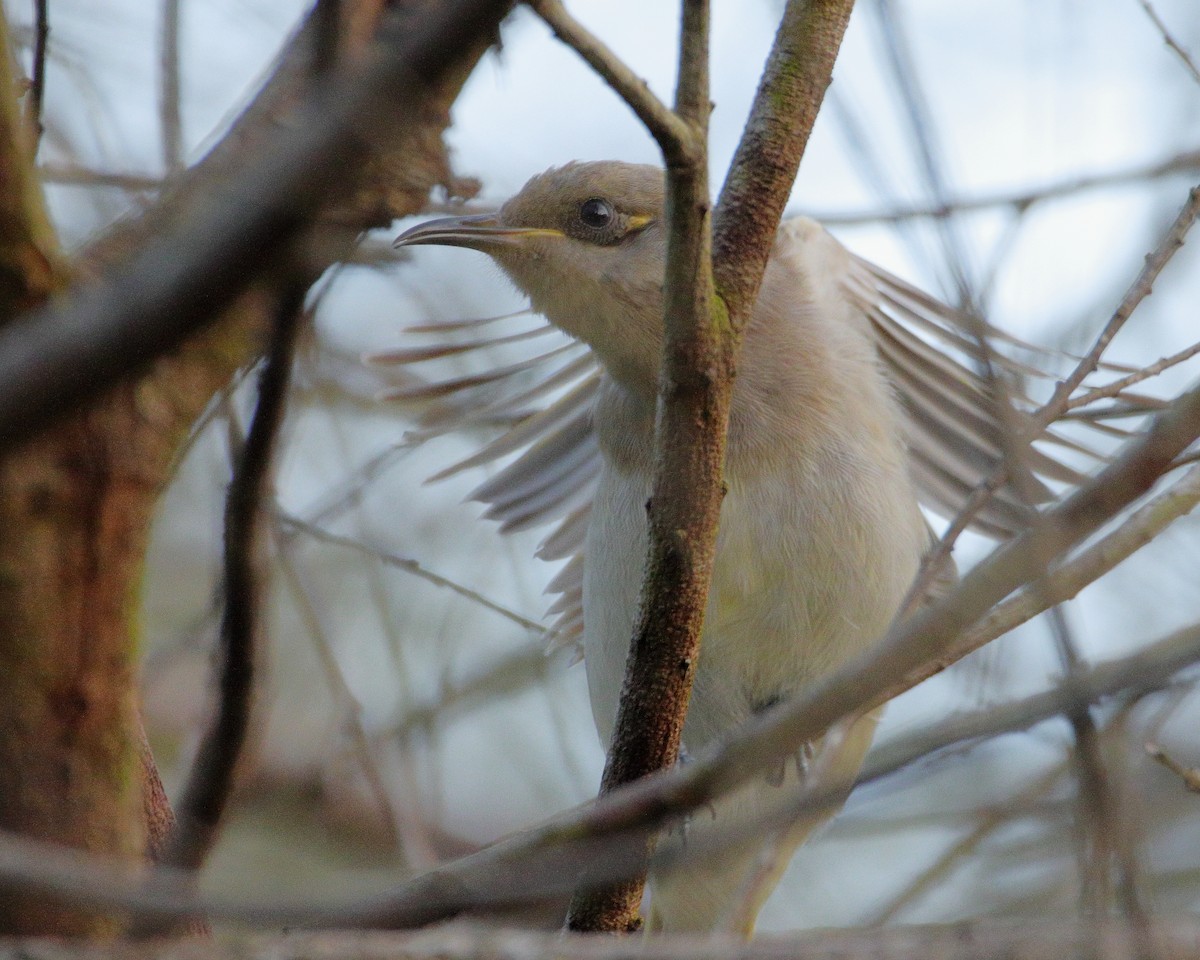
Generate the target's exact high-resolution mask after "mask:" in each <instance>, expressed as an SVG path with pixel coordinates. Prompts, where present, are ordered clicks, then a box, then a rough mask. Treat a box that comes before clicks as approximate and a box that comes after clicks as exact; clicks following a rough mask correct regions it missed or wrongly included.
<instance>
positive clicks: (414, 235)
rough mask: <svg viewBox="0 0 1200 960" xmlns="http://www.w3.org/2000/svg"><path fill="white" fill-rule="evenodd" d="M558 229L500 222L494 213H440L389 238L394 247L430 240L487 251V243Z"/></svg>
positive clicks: (549, 233) (556, 232) (514, 240)
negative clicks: (519, 225) (451, 215)
mask: <svg viewBox="0 0 1200 960" xmlns="http://www.w3.org/2000/svg"><path fill="white" fill-rule="evenodd" d="M562 235H563V234H562V232H561V231H559V230H549V229H546V228H543V227H505V226H501V224H500V222H499V221H498V220H497V219H496V214H494V213H481V214H474V215H472V216H465V217H441V218H440V219H437V220H428V221H426V222H425V223H419V224H417V225H416V226H415V227H412V228H410V229H408V230H405V231H404V232H403V233H402V234H400V236H398V237H397V238H396V239H395V240H394V241H392V246H393V247H416V246H420V245H421V244H429V245H434V246H441V247H467V248H468V249H471V250H482V251H484V252H487V249H488V248H489V247H496V246H517V245H519V244H520V243H521V241H522V240H524V239H527V238H529V237H561V236H562Z"/></svg>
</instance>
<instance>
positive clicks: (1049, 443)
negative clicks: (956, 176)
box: [366, 257, 1155, 646]
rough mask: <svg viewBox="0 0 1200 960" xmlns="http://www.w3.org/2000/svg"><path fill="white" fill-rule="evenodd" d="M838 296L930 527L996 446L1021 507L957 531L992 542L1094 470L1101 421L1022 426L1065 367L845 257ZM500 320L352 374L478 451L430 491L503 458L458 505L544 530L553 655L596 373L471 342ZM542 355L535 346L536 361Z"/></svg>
mask: <svg viewBox="0 0 1200 960" xmlns="http://www.w3.org/2000/svg"><path fill="white" fill-rule="evenodd" d="M843 291H844V293H845V296H846V297H847V298H848V300H849V301H850V302H851V303H852V304H853V305H855V306H856V307H857V308H858V309H859V310H861V312H862V314H863V316H864V317H865V318H866V320H867V322H868V323H869V326H870V329H871V332H872V335H873V337H874V339H875V343H876V346H877V349H878V351H879V357H880V362H881V365H882V367H883V369H884V371H885V372H886V375H887V376H888V378H889V380H890V381H891V383H892V384H893V387H894V389H895V394H896V397H897V400H898V402H899V404H900V408H901V411H902V416H903V422H904V429H905V431H906V439H907V442H908V446H909V450H910V452H911V462H912V473H913V479H914V481H915V484H916V488H917V491H918V496H919V497H920V499H921V501H922V502H923V503H924V504H925V505H926V506H928V507H929V508H930V509H932V510H934V511H935V512H936V513H939V514H941V515H943V516H947V517H953V516H955V515H957V514H958V512H959V511H960V510H961V509H962V508H963V506H964V505H965V504H966V503H967V502H968V500H969V498H970V497H971V496H972V494H973V493H974V492H975V491H976V490H977V489H978V488H979V487H980V485H981V484H983V483H984V482H985V481H987V480H988V479H989V478H994V477H995V478H998V477H1001V476H1002V472H1001V470H1002V467H1003V466H1004V464H1005V463H1006V454H1007V451H1006V444H1007V450H1018V451H1019V455H1020V456H1021V458H1022V460H1023V463H1024V465H1025V467H1026V468H1027V470H1028V482H1027V483H1026V484H1025V485H1024V486H1023V493H1022V494H1019V493H1018V492H1017V490H1016V489H1015V488H1014V486H1013V485H1010V484H1001V485H999V486H998V487H997V489H996V490H995V492H994V493H993V495H992V496H991V498H990V499H989V500H988V501H987V502H986V503H985V504H984V505H983V507H982V508H980V509H979V510H978V512H977V513H976V514H975V515H974V517H973V519H972V520H971V524H970V525H971V526H972V527H973V528H975V529H976V530H979V531H980V532H983V533H985V534H988V535H990V536H993V537H997V538H1002V537H1005V536H1008V535H1010V534H1012V533H1013V532H1015V531H1016V530H1018V529H1020V528H1021V527H1022V526H1023V525H1024V524H1025V523H1026V522H1027V518H1028V516H1029V509H1030V506H1029V505H1028V504H1027V500H1026V498H1030V497H1031V498H1032V499H1033V500H1034V501H1035V502H1041V501H1045V500H1049V499H1051V498H1052V497H1053V496H1054V492H1053V488H1052V486H1051V485H1052V484H1059V485H1062V484H1067V485H1070V484H1075V483H1078V482H1079V481H1080V480H1082V479H1083V477H1084V476H1085V475H1086V474H1087V473H1088V472H1090V471H1091V470H1092V469H1093V468H1094V467H1095V466H1096V465H1097V464H1098V463H1100V462H1102V461H1103V459H1104V456H1103V453H1102V450H1103V448H1104V446H1105V442H1104V441H1105V439H1106V438H1109V437H1112V436H1123V435H1124V431H1122V430H1121V429H1120V428H1118V427H1115V426H1113V425H1112V424H1111V423H1110V422H1108V420H1107V419H1106V418H1105V417H1098V418H1095V419H1090V420H1088V419H1084V420H1080V421H1078V422H1079V427H1078V429H1076V430H1075V434H1078V435H1067V433H1066V432H1064V431H1063V430H1062V429H1059V428H1058V427H1051V428H1049V429H1039V428H1038V427H1037V423H1036V420H1035V419H1034V416H1033V412H1034V411H1035V410H1036V409H1037V404H1036V403H1035V401H1034V400H1033V399H1032V396H1033V394H1034V393H1035V391H1036V390H1037V389H1038V387H1039V385H1050V386H1052V385H1053V383H1054V382H1055V381H1056V380H1057V379H1058V378H1059V377H1060V376H1061V375H1062V373H1063V371H1064V369H1066V368H1068V367H1069V365H1070V364H1071V358H1069V357H1066V356H1064V355H1062V354H1057V353H1054V352H1051V351H1046V350H1041V349H1038V348H1036V347H1033V346H1031V345H1029V344H1026V343H1023V342H1021V341H1018V340H1016V339H1014V338H1012V337H1009V336H1007V335H1005V334H1003V333H1002V332H1001V331H998V330H996V329H994V328H992V327H984V329H983V330H982V331H981V330H979V329H978V326H979V325H978V324H973V323H972V321H971V320H970V318H968V317H966V316H964V315H963V314H961V313H959V312H958V311H956V310H954V309H952V308H950V307H948V306H946V305H945V304H943V303H940V302H939V301H937V300H936V299H934V298H932V297H930V296H928V295H927V294H924V293H922V292H921V291H919V290H917V289H916V288H914V287H912V286H910V285H908V284H906V283H904V282H903V281H902V280H899V279H898V278H896V277H894V276H892V275H891V274H890V273H888V272H887V271H885V270H882V269H880V268H879V267H876V266H874V265H872V264H870V263H868V262H867V261H865V260H862V259H860V258H857V257H851V258H850V269H849V270H848V272H847V274H846V276H845V277H844V279H843ZM513 316H518V315H511V316H508V317H494V318H486V319H483V320H467V321H457V322H454V323H442V324H429V325H426V326H421V327H411V328H409V330H410V332H413V333H419V334H424V335H432V336H433V337H434V338H435V340H434V342H433V343H432V344H430V345H425V346H413V347H411V348H405V349H400V350H392V351H388V352H385V353H379V354H374V355H371V356H369V357H367V358H366V359H367V360H368V361H369V362H371V363H374V364H385V365H393V366H401V367H403V368H404V370H403V372H402V376H403V381H402V385H401V386H399V387H398V388H396V389H394V390H391V391H388V392H386V393H384V394H383V396H384V398H386V399H391V400H394V401H398V402H402V403H405V404H408V405H411V406H412V408H413V411H414V419H415V423H416V426H415V429H414V431H413V432H412V434H411V435H410V439H412V438H417V439H421V438H425V437H432V436H437V435H440V434H443V433H446V432H450V431H462V430H469V431H475V432H478V433H479V434H480V436H481V437H482V438H483V439H481V446H480V448H479V450H478V451H476V452H475V453H473V454H472V455H471V456H469V457H467V458H466V459H464V460H462V461H460V462H458V463H455V464H453V465H451V466H449V467H447V468H445V469H444V470H442V471H441V472H440V473H438V474H437V475H436V476H435V477H433V478H431V479H433V480H436V479H440V478H443V477H447V476H450V475H452V474H455V473H459V472H461V471H463V470H466V469H469V468H472V467H477V466H481V465H484V464H491V463H495V462H497V461H501V460H504V459H506V458H510V457H511V458H512V459H510V460H509V461H508V462H507V463H506V464H505V465H504V466H503V467H501V468H500V469H499V471H498V472H496V473H495V474H494V475H493V476H491V477H490V478H489V479H488V480H487V481H486V482H485V483H483V484H482V485H481V486H479V487H478V488H476V489H475V490H474V491H473V493H472V495H471V497H472V499H475V500H479V501H481V502H483V503H486V504H487V505H488V510H487V512H486V514H485V516H487V517H489V518H491V519H493V520H496V521H498V522H499V523H500V529H501V531H502V532H507V531H511V530H522V529H526V528H528V527H535V526H542V525H547V524H554V525H555V526H554V528H553V530H552V531H551V532H550V534H549V535H548V536H547V537H546V539H545V540H544V541H543V542H542V544H541V546H540V548H539V550H538V556H539V557H541V558H543V559H545V560H566V561H567V563H566V564H565V565H564V566H563V568H562V570H561V571H560V572H559V574H558V576H557V577H556V578H555V579H554V581H553V582H552V583H551V584H550V586H549V588H548V591H547V592H549V593H553V594H557V599H556V600H555V602H554V603H553V605H552V606H551V607H550V610H549V613H550V614H552V615H554V618H555V619H554V621H553V623H552V625H551V628H550V632H551V637H552V644H553V645H555V646H560V645H574V644H576V643H577V642H578V641H579V640H580V638H581V637H582V632H583V609H582V602H583V565H584V556H583V545H584V533H585V531H586V529H587V522H588V514H589V511H590V510H591V503H592V497H593V494H594V492H595V487H596V479H597V476H598V473H599V469H600V451H599V447H598V445H597V441H596V434H595V430H594V426H593V422H592V411H593V407H594V403H595V398H596V393H597V390H598V387H599V384H600V378H601V376H602V373H601V370H600V367H599V364H598V363H597V361H596V359H595V357H594V356H593V355H592V354H591V352H590V351H589V350H588V348H587V347H586V346H584V345H583V344H580V343H577V342H573V341H572V342H564V340H563V338H562V337H561V335H555V336H553V337H551V336H550V335H551V334H552V333H554V330H553V328H552V327H550V326H549V325H548V324H546V323H544V322H542V321H540V318H536V319H534V320H532V323H533V325H532V326H530V327H529V328H528V329H523V330H518V331H517V332H515V333H514V332H512V331H511V330H510V329H509V327H507V326H505V327H502V328H499V332H493V333H490V334H489V333H487V330H488V328H489V327H492V328H494V325H496V324H497V321H500V320H506V321H511V320H512V319H513ZM980 333H982V334H983V335H984V336H985V338H986V339H985V341H984V342H981V341H980V339H979V336H980ZM543 340H544V341H545V342H546V343H547V345H546V346H544V347H542V348H540V349H537V348H536V345H538V344H540V343H542V342H543ZM513 344H521V345H524V346H533V347H535V349H531V350H529V351H528V352H527V353H526V354H525V355H524V356H522V357H521V359H519V360H518V361H516V362H509V363H502V364H500V365H498V366H493V367H491V368H487V369H484V370H483V371H482V372H479V373H474V374H467V375H457V376H454V377H451V378H448V379H442V380H437V379H432V380H431V379H429V378H428V377H424V376H421V375H420V374H419V373H418V372H417V371H415V370H413V369H411V368H413V367H418V369H419V365H421V364H423V363H426V362H428V361H436V360H440V359H443V358H446V357H464V358H465V357H486V356H488V355H489V353H490V352H491V351H494V350H495V349H497V348H505V349H508V348H510V347H511V345H513ZM988 368H990V370H991V371H994V372H995V374H998V375H999V376H1000V377H1002V382H1003V383H1004V384H1005V388H1006V391H1007V394H1008V398H1007V399H1008V404H1009V405H1010V406H1009V409H1010V410H1011V413H1010V415H1009V419H1010V423H1009V424H1008V425H1007V427H1006V428H1001V427H1000V426H999V425H998V423H997V421H996V416H995V412H994V411H995V410H997V409H1000V408H999V407H997V406H996V404H995V402H994V401H993V395H992V392H991V387H990V386H989V382H988V381H987V380H986V379H985V378H984V377H983V376H982V375H981V373H980V370H982V369H988ZM1154 405H1155V404H1154V401H1151V400H1148V399H1146V398H1144V397H1140V396H1135V395H1131V394H1120V395H1119V396H1118V397H1117V400H1116V401H1115V404H1113V405H1110V407H1109V409H1110V411H1111V412H1112V416H1113V417H1114V418H1115V417H1120V416H1123V415H1128V413H1129V412H1138V411H1139V410H1146V409H1151V408H1153V406H1154ZM1010 438H1011V439H1010Z"/></svg>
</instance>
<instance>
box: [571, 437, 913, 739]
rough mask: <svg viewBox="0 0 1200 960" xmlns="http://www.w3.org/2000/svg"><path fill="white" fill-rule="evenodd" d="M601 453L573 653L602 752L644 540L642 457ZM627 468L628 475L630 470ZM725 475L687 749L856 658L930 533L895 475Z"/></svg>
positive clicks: (821, 460)
mask: <svg viewBox="0 0 1200 960" xmlns="http://www.w3.org/2000/svg"><path fill="white" fill-rule="evenodd" d="M632 433H636V432H630V431H627V432H625V433H624V434H623V435H622V436H623V440H622V443H621V445H620V446H618V447H617V448H616V450H615V451H614V450H612V449H609V448H607V447H606V451H605V465H604V468H603V471H602V474H601V478H600V483H599V487H598V490H597V494H596V499H595V502H594V506H593V510H592V515H591V522H590V526H589V530H588V536H587V543H586V548H585V558H586V559H585V577H584V645H585V659H586V663H587V670H588V685H589V690H590V694H591V700H592V708H593V713H594V715H595V719H596V724H597V728H598V730H599V732H600V735H601V737H602V739H603V740H604V741H605V742H607V741H608V739H609V737H610V735H611V732H612V725H613V722H614V718H615V716H616V710H617V701H618V698H619V695H620V690H621V685H622V679H623V676H624V670H625V661H626V657H627V653H628V648H629V641H630V637H631V636H632V631H633V625H634V621H635V618H636V609H637V603H638V597H639V592H640V586H641V579H642V571H643V565H644V561H645V557H646V549H647V536H648V532H647V531H648V526H647V517H646V507H645V505H646V501H647V498H648V497H649V495H650V472H649V470H648V469H644V466H645V461H644V455H643V454H637V455H636V456H635V455H634V454H632V453H631V452H630V450H629V449H628V448H629V446H630V442H629V437H630V436H631V435H632ZM631 467H632V468H631ZM747 473H748V476H749V478H748V479H745V478H741V477H739V476H738V471H737V469H736V465H735V464H730V469H729V470H728V471H727V478H728V481H729V486H730V489H729V493H728V495H727V496H726V498H725V501H724V503H723V505H722V510H721V526H720V530H719V533H718V538H717V551H716V558H715V565H714V573H713V584H712V589H711V591H710V595H709V602H708V607H707V610H706V613H705V626H704V634H703V639H702V649H701V654H700V662H699V665H698V670H697V676H696V684H695V688H694V690H693V696H692V702H691V708H690V710H689V715H688V721H687V726H686V728H685V742H686V743H687V744H688V745H689V747H690V749H692V750H696V749H699V747H700V746H701V745H702V744H704V743H706V742H707V741H709V740H710V739H712V738H713V737H715V736H718V735H720V734H721V733H722V732H724V731H725V730H727V729H729V728H730V727H731V726H733V725H736V724H738V723H741V722H744V721H745V720H746V719H747V718H748V717H749V716H750V715H751V714H752V713H753V712H754V711H755V710H756V709H760V708H762V707H765V706H768V705H770V704H771V703H773V702H776V701H777V700H779V699H781V698H783V697H786V696H788V695H790V694H792V693H794V692H795V691H796V690H798V689H799V688H801V687H802V686H803V685H804V684H805V683H807V682H809V681H811V680H812V679H814V678H816V677H819V676H821V675H823V674H825V673H827V672H829V671H831V670H833V669H835V668H836V667H837V666H839V665H841V664H842V663H845V662H846V661H847V660H849V659H851V658H852V657H854V656H856V655H858V654H859V653H861V652H863V651H864V650H866V649H867V648H868V647H869V646H870V645H871V644H872V643H873V642H875V641H876V640H877V639H878V637H879V636H880V635H881V634H882V632H883V631H884V629H886V627H887V625H888V623H889V622H890V620H891V617H892V615H893V613H894V611H895V609H896V607H897V606H898V604H899V602H900V600H901V599H902V597H903V595H904V593H905V591H906V590H907V587H908V585H909V583H910V582H911V580H912V577H913V576H914V574H915V571H916V567H917V563H918V560H919V557H920V556H921V553H922V552H923V550H924V546H925V541H926V538H927V533H926V531H925V528H924V523H923V520H922V519H921V516H920V512H919V510H918V509H917V506H916V502H915V498H914V496H913V494H912V492H911V489H910V488H909V484H908V479H907V476H906V475H905V474H904V472H903V470H900V472H899V475H896V474H895V471H891V472H889V471H887V470H881V469H880V468H879V466H878V464H872V463H868V462H863V463H862V464H861V469H856V466H855V463H854V457H852V456H851V457H847V455H846V452H845V451H844V450H836V451H831V450H824V449H821V448H820V447H814V448H811V449H807V450H801V451H796V452H795V456H794V457H793V458H792V459H791V460H790V461H788V462H787V467H786V468H784V469H775V470H772V471H771V472H768V473H765V474H764V473H763V472H762V471H758V470H753V471H747Z"/></svg>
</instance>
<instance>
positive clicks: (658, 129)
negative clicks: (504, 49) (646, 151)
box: [529, 0, 698, 164]
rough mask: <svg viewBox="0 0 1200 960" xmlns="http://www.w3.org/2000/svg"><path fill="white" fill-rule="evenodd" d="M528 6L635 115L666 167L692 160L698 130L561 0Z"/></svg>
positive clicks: (535, 1) (539, 1)
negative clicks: (589, 29)
mask: <svg viewBox="0 0 1200 960" xmlns="http://www.w3.org/2000/svg"><path fill="white" fill-rule="evenodd" d="M529 7H530V8H531V9H532V10H533V11H534V12H535V13H536V14H537V15H538V16H539V17H541V18H542V19H543V20H544V21H546V25H547V26H548V27H550V29H551V30H553V31H554V35H555V36H556V37H558V39H559V40H561V41H562V42H563V43H565V44H566V45H567V46H568V47H570V48H571V49H572V50H574V51H575V52H576V53H578V54H579V56H580V57H582V58H583V59H584V60H585V61H586V62H587V64H588V65H589V66H590V67H591V68H592V69H593V70H595V71H596V73H597V74H599V76H600V77H601V78H602V79H603V80H604V82H605V83H607V84H608V85H609V86H610V87H612V88H613V90H614V91H616V93H617V95H618V96H619V97H620V98H621V99H622V100H624V101H625V103H626V104H627V105H628V106H629V109H631V110H632V111H633V112H634V113H635V114H637V118H638V119H639V120H641V121H642V123H643V125H644V126H645V127H646V129H647V130H648V131H649V132H650V135H651V136H652V137H654V139H655V141H656V142H657V143H658V146H659V149H660V150H662V152H663V155H664V156H665V157H666V159H667V163H668V164H675V163H690V162H692V160H694V158H695V151H696V149H697V146H698V144H697V137H698V131H697V130H696V129H695V128H694V127H692V126H691V125H690V124H689V123H688V122H687V121H686V120H684V119H683V118H682V117H681V116H680V115H679V114H678V113H676V112H675V111H674V110H672V109H671V108H670V107H668V106H667V105H666V104H665V103H663V102H662V101H661V100H659V99H658V97H656V96H655V95H654V94H653V93H651V92H650V88H649V86H647V85H646V81H645V80H643V79H642V78H641V77H639V76H638V75H637V74H636V73H634V72H633V71H632V70H630V69H629V67H628V66H626V65H625V63H624V62H623V61H622V60H621V58H620V57H618V56H617V55H616V54H615V53H613V52H612V50H610V49H609V48H608V47H607V46H606V45H605V44H604V41H602V40H601V39H600V38H599V37H596V36H595V35H594V34H592V33H591V32H589V31H588V29H587V28H586V27H584V26H583V24H581V23H580V22H579V21H578V20H576V19H575V18H574V17H572V16H571V15H570V14H569V13H568V12H567V10H566V8H565V7H564V6H563V5H562V3H561V2H560V0H529Z"/></svg>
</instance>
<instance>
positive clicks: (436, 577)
mask: <svg viewBox="0 0 1200 960" xmlns="http://www.w3.org/2000/svg"><path fill="white" fill-rule="evenodd" d="M275 517H276V519H277V520H278V521H279V523H280V524H281V525H282V526H283V527H284V528H286V530H287V532H288V534H289V535H291V534H293V533H297V532H298V533H303V534H304V535H305V536H309V537H312V538H313V539H314V540H320V541H322V542H324V543H329V544H334V545H336V546H339V547H345V548H346V549H348V550H355V551H357V552H359V553H362V554H365V555H367V556H369V557H373V558H374V559H376V560H378V561H379V562H380V563H382V564H385V565H386V566H389V567H395V568H396V569H398V570H403V571H405V572H406V573H411V574H412V575H413V576H415V577H419V578H420V579H422V580H425V581H427V582H429V583H432V584H433V585H434V586H438V587H444V588H445V589H447V590H452V591H453V592H454V593H457V594H458V595H459V596H460V597H465V598H466V599H468V600H470V601H471V602H472V603H476V604H478V605H479V606H481V607H483V608H484V609H485V610H490V611H491V612H492V613H497V614H499V615H500V616H502V617H504V618H505V619H506V620H509V621H511V622H512V623H515V624H516V625H517V626H519V627H521V628H523V629H525V630H528V631H529V632H530V633H533V634H536V635H538V636H541V635H543V634H545V632H546V628H545V627H544V626H543V625H542V624H540V623H538V622H537V621H536V620H532V619H530V618H529V617H526V616H522V615H521V614H519V613H517V612H516V611H515V610H513V609H511V608H510V607H506V606H505V605H504V604H502V603H497V602H496V601H495V600H489V599H488V598H487V597H485V596H484V595H483V594H481V593H479V592H478V591H476V590H472V589H471V588H470V587H464V586H463V585H462V584H461V583H458V582H457V581H455V580H451V579H449V578H448V577H443V576H442V575H441V574H438V573H434V572H433V571H431V570H428V569H426V568H425V567H424V566H422V564H421V562H420V561H418V560H414V559H412V558H411V557H402V556H400V555H399V554H395V553H391V552H389V551H387V550H382V549H380V548H378V547H372V546H370V545H369V544H366V543H363V542H362V541H361V540H356V539H354V538H353V537H344V536H342V535H341V534H337V533H333V532H332V531H330V530H326V529H325V528H324V527H320V526H317V525H316V524H313V523H309V522H308V521H306V520H302V519H301V518H300V517H297V516H294V515H292V514H290V513H286V512H283V511H281V510H280V509H279V508H278V507H276V509H275Z"/></svg>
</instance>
